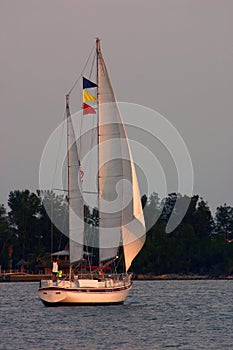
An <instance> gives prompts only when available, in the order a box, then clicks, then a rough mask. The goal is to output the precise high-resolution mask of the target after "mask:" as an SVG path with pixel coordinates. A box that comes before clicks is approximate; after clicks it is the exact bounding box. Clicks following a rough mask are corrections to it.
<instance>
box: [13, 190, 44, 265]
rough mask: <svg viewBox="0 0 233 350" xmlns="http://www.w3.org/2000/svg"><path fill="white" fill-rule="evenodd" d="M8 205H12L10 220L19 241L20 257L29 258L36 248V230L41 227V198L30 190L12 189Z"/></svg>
mask: <svg viewBox="0 0 233 350" xmlns="http://www.w3.org/2000/svg"><path fill="white" fill-rule="evenodd" d="M8 205H9V207H10V209H11V210H10V212H9V220H10V225H11V227H12V229H13V230H14V231H15V234H16V236H17V238H18V241H19V249H20V250H19V251H18V257H17V258H18V259H20V258H23V259H26V258H27V254H28V253H30V252H31V251H32V250H33V248H34V243H35V239H34V237H35V231H37V230H38V228H39V225H38V224H39V222H38V213H39V210H40V199H39V197H38V196H37V195H36V194H35V193H30V191H29V190H24V191H19V190H17V191H11V192H10V194H9V200H8Z"/></svg>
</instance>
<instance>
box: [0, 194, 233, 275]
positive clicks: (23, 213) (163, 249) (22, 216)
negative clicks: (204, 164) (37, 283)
mask: <svg viewBox="0 0 233 350" xmlns="http://www.w3.org/2000/svg"><path fill="white" fill-rule="evenodd" d="M44 202H47V205H46V209H47V210H45V206H44ZM185 202H186V203H189V205H188V209H187V211H186V213H185V216H184V217H183V219H182V221H181V222H180V223H179V224H178V226H177V227H176V228H175V229H174V230H173V231H172V232H170V233H167V230H166V227H167V223H168V221H169V218H170V217H171V214H172V212H173V214H172V215H174V216H176V215H177V216H179V214H180V213H179V211H180V210H181V208H182V205H183V204H184V203H185ZM142 205H143V208H144V216H145V222H146V227H147V234H146V242H145V244H144V246H143V248H142V250H141V252H140V253H139V254H138V256H137V257H136V258H135V260H134V262H133V264H132V270H133V271H134V272H135V273H144V274H155V275H161V274H208V275H213V276H219V275H229V274H231V273H233V244H231V243H233V207H231V206H228V205H226V204H224V205H221V206H219V207H218V208H217V209H216V212H215V213H214V215H213V214H212V213H211V210H210V208H209V206H208V203H207V202H206V201H205V200H204V199H203V198H201V197H200V196H198V195H194V196H192V197H188V196H185V195H180V194H176V193H171V194H169V195H168V196H167V198H165V199H163V200H161V199H160V198H159V197H158V195H157V194H156V193H153V194H152V195H151V196H150V197H149V198H147V197H146V196H145V195H144V196H143V197H142ZM8 207H9V211H8V212H7V210H6V208H5V207H4V205H0V265H1V268H2V270H9V269H16V268H17V263H18V262H19V261H20V260H21V259H23V260H25V261H26V262H27V263H28V269H29V270H30V271H31V272H34V270H35V266H36V264H38V262H40V263H42V264H43V263H48V262H49V261H50V255H51V252H53V251H59V250H62V249H64V248H65V246H66V245H67V243H68V238H67V236H66V235H64V234H62V232H66V231H67V232H68V230H67V228H68V208H67V200H66V197H65V196H63V195H61V196H57V195H55V194H54V193H53V192H51V191H45V192H42V191H36V192H30V191H29V190H23V191H19V190H16V191H11V192H10V194H9V198H8ZM50 210H51V212H49V211H50ZM53 213H55V215H56V220H59V225H58V226H59V229H60V230H59V229H58V228H57V227H56V226H55V225H53V223H52V222H51V219H50V217H52V215H54V214H53ZM84 216H85V221H86V222H90V221H91V222H92V224H93V225H98V212H97V210H96V209H94V211H92V212H91V211H90V209H89V208H88V207H85V208H84ZM61 231H62V232H61ZM51 232H52V233H53V234H52V237H53V239H51Z"/></svg>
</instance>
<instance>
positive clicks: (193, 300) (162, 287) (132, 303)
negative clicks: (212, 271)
mask: <svg viewBox="0 0 233 350" xmlns="http://www.w3.org/2000/svg"><path fill="white" fill-rule="evenodd" d="M37 289H38V284H37V283H5V284H3V283H2V284H0V293H1V306H0V310H1V325H0V332H1V337H0V342H1V343H0V349H4V350H8V349H9V350H11V349H14V350H20V349H24V350H25V349H27V350H37V349H38V350H41V349H43V350H44V349H46V350H50V349H56V350H73V349H75V350H79V349H83V350H109V349H111V350H115V349H122V350H131V349H134V350H142V349H147V350H157V349H158V350H161V349H166V350H169V349H172V350H174V349H187V350H192V349H197V350H199V349H200V350H205V349H208V350H210V349H216V350H222V349H231V350H232V349H233V336H232V321H233V303H232V294H233V293H232V292H233V281H143V282H142V281H136V282H134V287H133V289H132V291H131V293H130V295H129V296H128V298H127V300H126V302H125V304H124V305H116V306H89V307H86V306H82V307H59V308H46V307H44V306H43V304H42V303H41V302H40V301H39V299H38V297H37Z"/></svg>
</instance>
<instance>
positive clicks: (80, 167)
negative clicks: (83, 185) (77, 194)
mask: <svg viewBox="0 0 233 350" xmlns="http://www.w3.org/2000/svg"><path fill="white" fill-rule="evenodd" d="M79 173H80V180H81V182H83V177H84V171H83V168H82V165H81V164H80V165H79Z"/></svg>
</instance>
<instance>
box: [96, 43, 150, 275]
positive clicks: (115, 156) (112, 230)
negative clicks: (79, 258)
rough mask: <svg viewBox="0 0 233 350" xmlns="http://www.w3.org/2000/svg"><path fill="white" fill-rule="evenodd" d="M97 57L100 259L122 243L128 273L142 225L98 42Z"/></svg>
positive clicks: (141, 237) (113, 253)
mask: <svg viewBox="0 0 233 350" xmlns="http://www.w3.org/2000/svg"><path fill="white" fill-rule="evenodd" d="M97 56H98V59H97V62H98V66H97V70H98V82H97V85H98V105H99V109H98V120H99V197H100V198H99V216H100V220H99V243H100V247H101V248H100V260H107V259H110V258H112V257H114V256H116V255H117V251H118V247H119V244H120V242H121V241H122V242H123V246H124V255H125V263H126V270H128V268H129V267H130V265H131V262H132V260H133V259H134V257H135V256H136V255H137V253H138V252H139V251H140V250H141V248H142V246H143V244H144V241H145V223H144V217H143V213H142V207H141V200H140V193H139V188H138V182H137V177H136V171H135V167H134V163H133V160H132V156H131V151H130V146H129V142H128V139H127V135H126V131H125V128H124V125H123V123H122V120H121V115H120V112H119V109H118V106H117V102H116V99H115V96H114V92H113V89H112V86H111V83H110V79H109V76H108V72H107V69H106V65H105V62H104V59H103V56H102V54H101V51H100V44H99V40H98V39H97ZM129 184H131V185H129ZM129 187H130V188H129Z"/></svg>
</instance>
